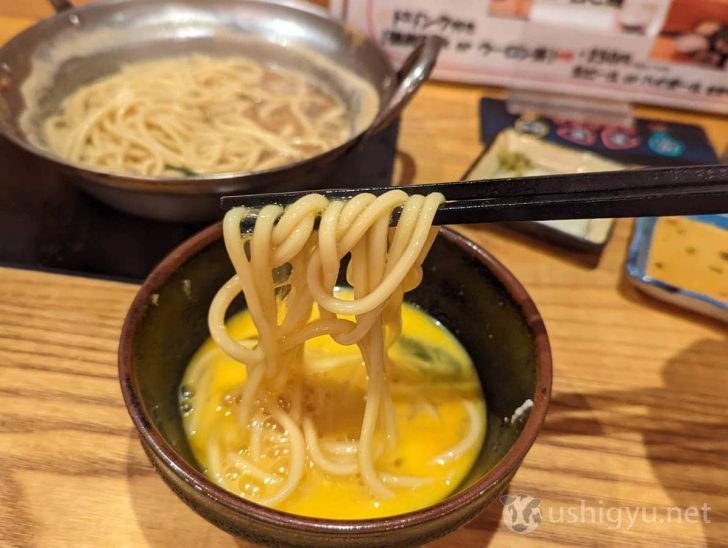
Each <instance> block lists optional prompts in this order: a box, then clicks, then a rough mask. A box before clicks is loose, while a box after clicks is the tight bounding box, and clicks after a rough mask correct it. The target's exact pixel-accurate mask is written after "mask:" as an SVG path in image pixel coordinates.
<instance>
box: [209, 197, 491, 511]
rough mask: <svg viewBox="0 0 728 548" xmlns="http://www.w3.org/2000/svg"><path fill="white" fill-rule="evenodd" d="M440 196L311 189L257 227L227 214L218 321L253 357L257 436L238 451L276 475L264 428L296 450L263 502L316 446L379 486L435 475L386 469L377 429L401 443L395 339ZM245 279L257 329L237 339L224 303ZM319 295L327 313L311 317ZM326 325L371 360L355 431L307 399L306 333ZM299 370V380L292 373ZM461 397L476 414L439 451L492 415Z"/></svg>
mask: <svg viewBox="0 0 728 548" xmlns="http://www.w3.org/2000/svg"><path fill="white" fill-rule="evenodd" d="M442 201H443V196H442V195H441V194H430V195H428V196H426V197H425V196H420V195H416V196H411V197H408V196H407V194H405V193H404V192H403V191H401V190H392V191H390V192H387V193H386V194H383V195H381V196H379V197H375V196H373V195H371V194H360V195H357V196H356V197H354V198H353V199H351V200H350V201H348V202H330V201H328V200H327V199H326V198H324V197H323V196H321V195H317V194H312V195H309V196H306V197H304V198H302V199H300V200H299V201H297V202H296V203H295V204H293V205H291V206H289V207H287V208H286V209H285V210H284V209H283V208H281V207H280V206H277V205H268V206H266V207H264V208H263V209H262V210H260V211H259V212H258V214H257V220H256V223H255V229H254V231H253V233H252V235H242V236H241V221H243V220H244V219H245V218H246V217H247V216H248V215H249V213H250V212H249V211H247V210H245V209H243V208H239V209H233V210H231V211H229V212H228V213H227V214H226V216H225V219H224V222H223V232H224V240H225V246H226V249H227V252H228V254H229V256H230V259H231V261H232V263H233V266H234V268H235V275H234V276H233V277H232V278H230V279H229V280H228V281H227V282H226V283H225V284H224V285H223V287H222V288H221V289H220V290H219V292H218V293H217V295H216V296H215V298H214V300H213V302H212V305H211V307H210V311H209V317H208V323H209V328H210V332H211V334H212V338H213V339H214V340H215V342H216V343H217V344H218V345H219V346H220V347H221V348H222V349H223V350H224V352H226V353H227V354H228V355H230V356H232V357H233V358H235V359H236V360H238V361H240V362H242V363H244V364H245V365H246V366H247V369H248V373H247V380H246V382H245V384H244V385H243V387H242V391H241V395H240V400H239V401H240V404H239V406H238V413H239V415H238V419H239V423H240V425H242V426H243V428H244V429H245V431H246V432H247V434H246V435H247V437H248V439H247V440H246V443H245V445H246V448H245V450H243V451H240V452H238V453H235V454H234V455H233V462H235V465H236V466H238V467H239V468H241V469H243V470H245V472H246V473H247V474H250V475H252V476H260V477H259V478H258V480H259V481H262V482H264V483H266V484H268V483H270V481H268V480H271V478H270V477H268V478H267V480H266V477H267V475H266V473H265V471H263V470H261V468H260V465H259V462H258V461H256V459H258V458H259V456H260V445H261V439H263V438H264V437H265V438H266V439H271V437H273V438H275V439H276V440H277V442H276V443H277V444H278V449H279V450H277V451H276V452H275V454H277V455H278V454H281V455H288V463H287V466H286V468H287V474H286V475H285V477H280V476H278V477H277V478H275V479H276V481H273V482H272V483H273V484H274V485H275V486H276V488H275V489H274V490H273V491H272V492H271V493H269V494H268V495H267V496H265V497H262V498H254V500H256V502H260V503H262V504H265V505H269V506H275V505H276V504H278V503H280V502H281V501H283V500H285V499H286V498H287V497H288V496H290V495H291V493H292V492H293V491H294V490H295V489H296V486H297V485H298V484H299V482H300V481H301V479H302V477H303V474H304V469H305V466H306V462H307V458H308V459H309V462H311V463H312V465H314V466H318V467H320V468H321V469H322V470H324V471H325V472H327V473H329V474H332V475H334V476H336V475H341V476H343V475H351V474H355V473H359V474H360V475H361V479H362V480H363V482H364V484H365V485H366V486H368V488H369V489H370V490H371V492H372V493H373V494H374V495H376V496H379V497H385V498H389V497H391V496H393V491H392V490H391V489H390V486H395V485H397V486H410V487H414V486H417V485H419V484H420V483H421V482H422V481H427V478H424V479H423V478H417V477H408V476H396V475H393V474H384V473H380V472H378V471H377V469H376V467H375V460H376V452H377V448H375V447H374V445H373V439H374V435H375V431H377V429H381V430H379V431H378V432H380V433H381V432H383V433H384V439H385V440H386V443H388V444H396V443H397V432H396V422H395V420H396V417H395V411H394V406H393V404H392V399H391V397H390V393H389V390H388V384H387V376H388V366H389V365H390V364H389V358H388V349H389V348H390V347H391V346H392V344H393V343H394V342H395V341H396V340H397V338H398V337H399V335H400V333H401V307H402V299H403V295H404V293H405V292H406V291H409V290H411V289H413V288H415V287H416V286H417V285H419V283H420V282H421V280H422V262H423V261H424V259H425V256H426V255H427V253H428V251H429V249H430V247H431V245H432V243H433V241H434V239H435V237H436V235H437V229H436V228H433V227H432V222H433V218H434V215H435V212H436V211H437V208H438V206H439V205H440V204H441V203H442ZM398 207H401V208H402V210H401V216H400V218H399V221H398V224H397V226H396V228H394V229H390V227H389V222H390V216H391V214H392V212H393V210H394V209H396V208H398ZM317 217H318V218H320V223H319V228H318V230H315V229H314V220H315V219H316V218H317ZM347 254H350V262H349V265H348V269H347V272H346V275H347V281H348V283H349V284H350V285H351V286H352V287H353V298H348V299H346V298H341V295H340V294H338V293H337V292H336V291H335V286H336V283H337V278H338V275H339V270H340V261H341V260H342V258H343V257H344V256H346V255H347ZM272 273H273V274H274V275H272ZM241 291H242V292H243V293H244V295H245V300H246V303H247V307H248V311H249V313H250V314H251V316H252V319H253V322H254V323H255V326H256V328H257V330H258V338H257V340H242V341H241V340H235V339H233V338H232V337H231V336H230V334H229V333H228V331H227V328H226V323H225V316H226V312H227V310H228V308H229V306H230V304H231V303H232V301H233V300H234V299H235V297H236V296H237V295H239V294H240V292H241ZM281 292H284V293H286V296H285V306H281V303H280V302H279V301H280V299H281V295H280V293H281ZM314 303H317V304H318V308H319V317H318V318H316V319H313V320H312V319H311V317H312V316H311V313H312V309H313V305H314ZM342 316H348V317H349V318H351V316H353V317H354V318H355V320H354V321H352V320H351V319H346V318H342ZM320 335H330V336H331V337H333V338H334V339H335V340H336V342H338V343H340V344H347V345H351V344H356V345H358V347H359V349H360V351H361V355H362V357H363V360H364V362H365V365H366V370H367V375H368V386H367V393H366V403H365V408H364V413H363V421H362V424H361V432H360V433H359V436H358V439H356V440H354V441H349V442H345V443H344V442H341V441H340V440H338V441H337V440H333V439H332V440H327V439H324V438H321V439H320V438H319V435H318V432H319V429H318V428H317V425H316V424H315V422H314V420H313V413H310V412H309V411H310V410H309V409H308V407H307V402H306V401H305V393H306V390H307V387H306V386H305V385H302V384H301V378H302V376H301V375H295V377H294V375H293V372H295V371H296V368H298V367H300V366H301V363H302V357H303V343H304V342H305V341H306V340H308V339H311V338H313V337H318V336H320ZM292 378H294V379H295V380H294V382H289V381H290V380H291V379H292ZM463 403H464V405H465V406H466V408H467V410H468V416H469V417H470V419H469V421H470V425H469V427H468V430H467V432H466V433H465V435H464V437H463V438H462V439H461V440H460V442H459V443H457V444H456V445H455V446H453V447H451V448H450V449H449V450H448V451H446V452H445V453H443V454H442V455H439V456H438V458H439V459H441V460H443V461H448V460H451V459H457V458H460V456H461V455H462V454H463V452H465V451H468V450H472V449H473V446H474V445H475V444H476V443H477V442H478V440H479V439H480V436H481V435H482V430H483V428H484V425H483V420H482V418H481V417H479V416H478V412H477V409H476V407H475V405H474V404H472V403H470V402H469V401H467V400H465V399H464V400H463ZM275 425H278V430H277V432H276V431H275V430H276V426H275ZM266 428H267V429H268V431H267V432H265V431H264V430H265V429H266ZM271 428H272V429H273V430H270V429H271ZM276 436H278V437H277V438H276ZM380 438H381V436H380ZM219 441H220V440H216V439H210V440H208V457H209V459H208V461H209V462H208V474H209V475H211V476H212V477H213V478H216V479H217V480H218V481H221V482H224V480H223V478H224V474H225V472H224V469H225V465H224V463H223V461H224V459H225V455H221V454H220V449H219ZM378 449H379V450H381V448H378Z"/></svg>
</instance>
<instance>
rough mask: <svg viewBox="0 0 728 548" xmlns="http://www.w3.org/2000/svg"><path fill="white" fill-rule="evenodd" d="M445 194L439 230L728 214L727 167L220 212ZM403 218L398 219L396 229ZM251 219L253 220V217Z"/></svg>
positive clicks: (263, 200) (243, 201)
mask: <svg viewBox="0 0 728 548" xmlns="http://www.w3.org/2000/svg"><path fill="white" fill-rule="evenodd" d="M393 188H397V189H400V190H403V191H405V192H406V193H408V194H428V193H430V192H441V193H442V194H443V195H444V196H445V199H446V202H445V204H443V205H442V206H441V207H440V209H439V210H438V213H437V215H436V217H435V224H465V223H483V222H495V221H527V220H534V221H535V220H547V219H549V220H556V219H592V218H600V217H645V216H661V215H699V214H713V213H728V166H726V165H717V166H690V167H671V168H652V169H635V170H625V171H609V172H599V173H581V174H569V175H548V176H538V177H524V178H510V179H497V180H482V181H464V182H457V183H436V184H424V185H410V186H400V187H372V188H355V189H351V188H348V189H322V190H317V191H300V192H284V193H277V194H256V195H247V196H225V197H223V198H222V199H221V207H222V208H223V209H230V208H231V207H236V206H241V205H244V206H246V207H249V208H252V209H257V208H260V207H262V206H263V205H265V204H271V203H274V204H280V205H284V206H285V205H288V204H290V203H293V202H294V201H296V200H297V199H298V198H300V197H301V196H304V195H306V194H310V193H311V192H317V193H320V194H323V195H324V196H326V197H327V198H329V199H331V200H336V199H340V200H343V199H348V198H351V197H352V196H354V195H356V194H359V193H361V192H369V193H371V194H375V195H380V194H383V193H385V192H388V191H390V190H392V189H393ZM397 217H398V215H396V214H395V215H393V219H392V222H393V224H394V223H396V222H397ZM251 221H252V219H251Z"/></svg>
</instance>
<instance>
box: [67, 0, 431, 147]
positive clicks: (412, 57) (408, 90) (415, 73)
mask: <svg viewBox="0 0 728 548" xmlns="http://www.w3.org/2000/svg"><path fill="white" fill-rule="evenodd" d="M60 1H64V0H60ZM444 44H445V40H444V39H443V38H441V37H439V36H426V37H425V38H423V39H422V40H421V41H420V42H419V43H418V44H417V46H416V47H415V49H414V50H413V51H412V53H410V54H409V56H408V57H407V59H405V61H404V63H403V64H402V67H401V68H400V69H399V71H397V82H398V83H397V89H395V91H394V94H393V95H392V97H391V99H390V100H389V103H387V105H386V106H385V107H384V108H383V109H382V110H381V111H380V112H379V114H378V115H377V117H376V118H375V119H374V121H373V122H372V125H371V126H369V129H367V131H366V132H365V136H369V135H372V134H374V133H377V132H378V131H381V130H382V129H384V128H385V127H387V126H388V125H389V124H390V123H391V122H392V121H393V120H394V119H395V118H396V117H397V116H399V114H400V113H401V112H402V109H404V107H405V106H407V103H409V102H410V100H411V99H412V97H414V95H415V93H417V90H418V89H419V88H420V86H421V85H422V83H423V82H424V81H425V80H427V78H428V77H429V76H430V73H431V72H432V69H433V68H435V62H436V61H437V56H438V54H439V53H440V49H441V48H442V46H443V45H444Z"/></svg>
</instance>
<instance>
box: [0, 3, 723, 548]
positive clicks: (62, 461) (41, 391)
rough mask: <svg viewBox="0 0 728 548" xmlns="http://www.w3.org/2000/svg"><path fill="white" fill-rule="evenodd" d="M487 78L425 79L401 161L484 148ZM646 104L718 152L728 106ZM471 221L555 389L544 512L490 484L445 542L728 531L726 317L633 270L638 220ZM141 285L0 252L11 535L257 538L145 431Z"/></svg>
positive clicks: (27, 541)
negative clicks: (605, 238) (140, 413)
mask: <svg viewBox="0 0 728 548" xmlns="http://www.w3.org/2000/svg"><path fill="white" fill-rule="evenodd" d="M48 13H49V10H48V9H47V8H46V7H45V5H44V4H43V2H40V1H39V0H33V1H31V2H23V3H22V4H21V3H20V2H16V1H15V0H0V39H3V40H4V39H7V38H8V37H10V36H11V35H12V34H13V33H15V32H17V31H18V30H20V29H21V28H22V27H23V26H25V25H27V24H30V23H31V22H32V21H33V20H34V19H36V18H38V17H41V16H43V15H46V14H48ZM484 94H488V95H491V96H493V95H497V94H498V92H497V91H495V90H490V89H486V88H481V87H465V86H455V85H445V84H430V85H428V86H427V87H426V88H425V89H423V90H422V92H421V93H420V95H419V96H418V97H417V98H416V100H415V101H414V102H413V104H412V105H411V106H410V107H409V109H408V111H407V114H406V115H405V118H404V121H403V125H402V136H401V140H400V143H401V151H400V154H399V156H398V170H397V178H398V179H400V180H402V181H406V182H410V181H414V182H424V181H438V180H452V179H457V178H459V177H460V176H461V175H462V173H463V172H464V171H465V169H466V167H467V166H468V165H469V164H470V162H471V161H472V160H473V159H474V158H475V156H476V154H477V153H478V152H479V150H480V148H481V145H480V143H479V141H478V132H477V125H478V121H477V115H476V114H477V102H478V99H479V98H480V97H482V96H483V95H484ZM638 114H639V115H641V116H653V117H662V118H668V119H673V120H680V121H687V122H693V123H699V124H701V125H703V126H704V127H705V128H706V131H707V132H708V134H709V136H710V137H711V139H712V140H713V142H714V144H715V145H716V148H717V149H718V150H719V151H722V150H723V149H724V148H725V147H726V143H727V142H728V121H727V120H726V119H725V118H717V117H711V116H707V115H700V114H691V113H685V112H672V111H666V110H662V109H659V110H658V109H647V108H642V109H640V110H639V111H638ZM0 161H1V160H0ZM1 167H2V165H1V164H0V168H1ZM29 183H30V182H29ZM462 230H463V232H465V233H466V234H467V235H468V236H470V237H472V238H473V239H474V240H475V241H477V242H479V243H480V244H482V245H483V246H485V247H486V248H487V249H489V250H490V251H491V252H492V253H494V254H495V255H496V256H497V257H498V258H499V259H500V260H501V261H502V262H503V263H505V265H506V266H507V267H508V268H509V269H511V270H512V271H513V272H514V273H515V274H516V275H517V276H518V277H519V278H520V280H521V281H522V282H523V284H524V285H525V287H526V288H527V289H528V291H529V292H530V293H531V295H532V297H533V298H534V300H535V302H536V304H537V305H538V307H539V309H540V311H541V313H542V314H543V317H544V320H545V322H546V326H547V328H548V330H549V334H550V337H551V343H552V347H553V353H554V364H555V365H554V367H555V371H554V387H553V388H554V390H553V401H552V404H551V407H550V411H549V414H548V417H547V420H546V424H545V427H544V429H543V431H542V433H541V435H540V437H539V438H538V440H537V442H536V444H535V445H534V447H533V449H532V450H531V452H530V453H529V454H528V456H527V458H526V460H525V462H524V464H523V466H522V468H521V469H520V471H519V472H518V474H517V475H516V477H515V479H514V481H513V483H512V484H511V486H510V489H509V492H510V494H527V495H530V496H533V497H536V498H539V499H540V500H541V508H542V515H543V519H542V523H541V525H540V527H538V529H537V530H535V531H534V532H532V533H530V534H528V535H517V534H515V533H512V532H511V531H509V530H508V529H507V528H506V527H505V526H504V524H503V522H502V520H501V512H502V505H501V504H500V503H496V504H494V505H493V506H491V507H490V508H489V509H488V510H486V511H485V512H484V513H483V514H481V515H480V516H479V517H478V518H476V519H475V520H474V521H473V522H472V523H470V524H469V525H468V526H466V527H464V528H463V529H461V530H459V531H457V532H456V533H454V534H452V535H450V536H448V537H446V538H444V539H442V540H439V541H437V542H435V543H433V546H438V547H449V546H465V547H473V548H475V547H481V546H485V545H488V544H490V545H492V546H519V545H529V546H530V545H536V546H538V545H544V546H545V545H583V544H588V545H606V544H625V545H635V544H646V545H655V546H725V545H726V539H728V467H727V466H726V465H727V464H728V405H726V402H727V401H728V400H727V398H726V388H727V387H728V329H727V328H726V325H725V324H721V323H718V322H715V321H711V320H709V319H705V318H703V317H700V316H698V315H695V314H691V313H689V312H685V311H683V310H681V309H678V308H674V307H671V306H668V305H663V304H661V303H659V302H656V301H654V300H652V299H650V298H648V297H646V296H643V295H641V294H640V293H639V292H637V291H636V290H635V289H634V288H632V287H631V286H630V285H629V283H627V282H626V281H625V277H624V260H625V252H626V245H627V241H628V239H629V237H630V231H631V222H630V221H628V220H623V221H620V222H619V223H618V224H617V229H616V231H615V234H614V237H613V238H612V240H611V242H610V243H609V245H608V246H607V249H606V251H605V253H604V254H603V255H602V257H601V260H600V261H599V262H598V264H596V265H595V264H592V263H590V262H589V261H587V260H585V259H584V258H583V257H582V256H580V255H578V254H573V253H570V252H566V251H563V250H560V249H558V248H556V247H552V246H549V245H547V244H541V243H538V242H536V241H535V240H532V239H529V238H527V237H525V236H519V235H516V234H514V233H512V232H508V231H507V230H505V229H502V228H498V227H495V226H482V227H466V228H463V229H462ZM122 260H123V258H122ZM136 290H137V287H136V286H134V285H129V284H121V283H114V282H108V281H99V280H92V279H87V278H82V277H73V276H62V275H57V274H48V273H42V272H34V271H27V270H18V269H8V268H0V546H53V547H55V546H155V547H156V546H158V547H165V546H170V547H179V546H209V547H213V546H214V547H217V546H245V543H243V542H240V541H237V540H235V539H233V538H232V537H230V536H228V535H226V534H225V533H222V532H221V531H219V530H217V529H216V528H215V527H213V526H212V525H210V524H208V523H207V522H205V521H203V520H202V519H201V518H199V517H198V516H197V515H196V514H194V513H193V512H192V511H191V510H189V509H188V508H187V507H186V506H185V505H184V504H183V503H182V502H180V501H179V500H178V499H177V498H176V497H175V496H174V495H173V494H172V493H171V492H170V491H169V489H168V488H167V487H166V486H165V485H164V484H163V482H162V480H161V479H159V477H158V476H157V475H156V474H155V472H154V471H153V469H152V467H151V466H150V465H149V463H148V462H147V460H146V458H145V456H144V454H143V452H142V450H141V447H140V445H139V442H138V439H137V436H136V434H135V431H134V428H133V426H132V424H131V421H130V419H129V417H128V415H127V413H126V410H125V408H124V404H123V402H122V399H121V394H120V391H119V387H118V381H117V375H116V350H117V341H118V336H119V331H120V327H121V323H122V321H123V318H124V315H125V313H126V310H127V307H128V305H129V303H130V302H131V299H132V297H133V296H134V294H135V292H136ZM704 505H707V506H704ZM669 507H676V508H678V509H679V510H680V512H678V511H677V510H676V509H673V510H669V511H668V508H669ZM701 507H703V509H705V510H706V512H705V513H707V518H708V520H709V522H706V521H704V520H703V513H704V512H703V511H702V510H701ZM708 507H709V508H708ZM690 508H695V511H693V510H690Z"/></svg>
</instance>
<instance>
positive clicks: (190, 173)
mask: <svg viewBox="0 0 728 548" xmlns="http://www.w3.org/2000/svg"><path fill="white" fill-rule="evenodd" d="M164 169H171V170H173V171H179V172H181V173H184V174H185V175H186V176H187V177H197V176H198V175H199V173H197V172H196V171H192V170H191V169H188V168H186V167H182V166H173V165H170V164H164Z"/></svg>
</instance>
